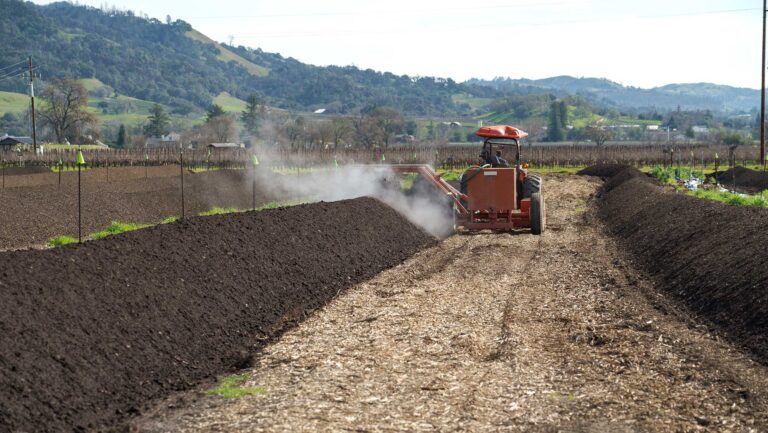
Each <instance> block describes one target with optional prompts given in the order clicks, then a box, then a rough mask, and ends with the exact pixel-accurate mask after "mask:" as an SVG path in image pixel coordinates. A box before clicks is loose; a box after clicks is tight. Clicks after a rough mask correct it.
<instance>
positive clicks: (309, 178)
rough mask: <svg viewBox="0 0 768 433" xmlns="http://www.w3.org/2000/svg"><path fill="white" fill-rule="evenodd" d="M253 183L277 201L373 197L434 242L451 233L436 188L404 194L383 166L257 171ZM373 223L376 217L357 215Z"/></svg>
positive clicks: (448, 214)
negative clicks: (295, 172) (302, 171)
mask: <svg viewBox="0 0 768 433" xmlns="http://www.w3.org/2000/svg"><path fill="white" fill-rule="evenodd" d="M256 176H257V179H256V180H257V182H259V184H260V185H261V186H262V188H266V189H267V190H269V191H271V192H274V195H275V196H278V197H292V198H305V197H306V198H312V199H316V200H322V201H338V200H345V199H352V198H358V197H365V196H369V197H375V198H377V199H379V200H381V201H382V202H384V203H386V204H387V205H389V206H390V207H392V208H393V209H395V210H397V211H398V212H400V213H401V214H402V215H403V216H405V217H406V218H407V219H408V220H409V221H411V222H412V223H414V224H416V225H418V226H420V227H421V228H423V229H424V230H425V231H427V232H428V233H430V234H432V235H433V236H436V237H438V238H445V237H447V236H449V235H450V234H451V233H452V232H453V214H452V208H451V207H450V206H451V204H450V203H452V202H450V201H449V200H448V199H447V197H445V196H443V195H442V194H441V193H440V192H439V191H438V189H437V188H435V187H434V186H432V185H424V187H423V188H412V189H411V191H409V192H404V191H403V190H402V188H401V187H400V178H401V177H400V176H399V175H397V174H395V172H394V171H393V170H392V169H390V168H388V167H386V166H375V165H370V166H341V167H339V168H337V169H334V170H331V171H328V172H319V173H310V174H298V175H279V174H275V173H273V172H271V170H257V175H256ZM360 218H367V219H371V220H372V221H375V219H376V215H360Z"/></svg>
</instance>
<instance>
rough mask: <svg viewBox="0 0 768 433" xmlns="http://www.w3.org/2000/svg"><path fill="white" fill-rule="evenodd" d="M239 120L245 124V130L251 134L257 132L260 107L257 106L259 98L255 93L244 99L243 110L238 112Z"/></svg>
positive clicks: (259, 121) (259, 120)
mask: <svg viewBox="0 0 768 433" xmlns="http://www.w3.org/2000/svg"><path fill="white" fill-rule="evenodd" d="M240 120H242V121H243V123H244V124H245V130H246V131H248V132H250V133H251V134H253V135H256V134H258V132H259V124H260V123H261V109H260V108H259V99H258V98H257V97H256V95H251V96H249V97H248V99H247V100H246V106H245V110H244V111H243V112H242V113H241V114H240Z"/></svg>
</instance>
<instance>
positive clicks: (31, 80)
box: [29, 0, 765, 154]
mask: <svg viewBox="0 0 768 433" xmlns="http://www.w3.org/2000/svg"><path fill="white" fill-rule="evenodd" d="M764 1H765V0H764ZM763 69H765V68H763ZM29 97H30V99H31V100H32V148H33V150H34V151H35V154H37V129H36V128H35V76H34V75H33V72H32V56H29Z"/></svg>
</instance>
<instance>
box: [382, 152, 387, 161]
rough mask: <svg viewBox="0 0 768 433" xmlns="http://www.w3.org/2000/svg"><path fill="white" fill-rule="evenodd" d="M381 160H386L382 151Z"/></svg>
mask: <svg viewBox="0 0 768 433" xmlns="http://www.w3.org/2000/svg"><path fill="white" fill-rule="evenodd" d="M381 160H382V161H386V160H387V157H385V156H384V154H383V153H382V154H381Z"/></svg>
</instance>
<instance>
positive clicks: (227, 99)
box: [213, 92, 247, 113]
mask: <svg viewBox="0 0 768 433" xmlns="http://www.w3.org/2000/svg"><path fill="white" fill-rule="evenodd" d="M213 103H214V104H218V105H220V106H221V108H223V109H224V111H227V112H233V113H240V112H242V111H243V110H245V106H246V105H247V104H246V102H245V101H243V100H242V99H238V98H235V97H234V96H232V95H230V94H229V93H227V92H221V93H219V95H218V96H217V97H215V98H214V99H213Z"/></svg>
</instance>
